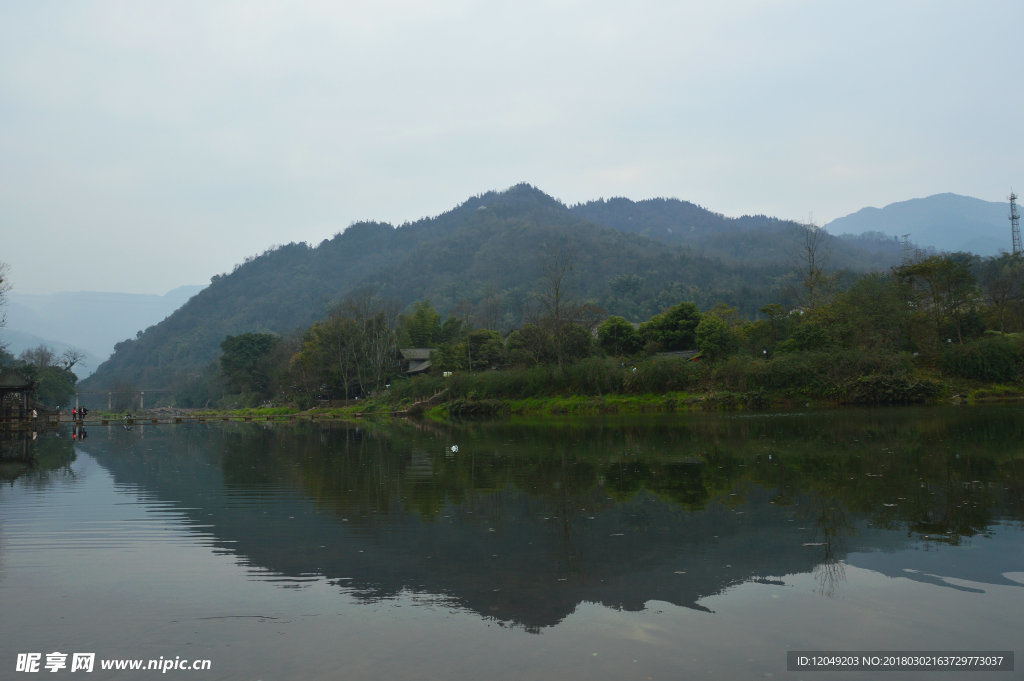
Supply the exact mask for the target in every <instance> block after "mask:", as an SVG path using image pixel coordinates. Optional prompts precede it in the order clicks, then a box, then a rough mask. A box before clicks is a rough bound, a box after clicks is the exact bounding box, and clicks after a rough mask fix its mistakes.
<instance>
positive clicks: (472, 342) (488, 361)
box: [466, 329, 505, 371]
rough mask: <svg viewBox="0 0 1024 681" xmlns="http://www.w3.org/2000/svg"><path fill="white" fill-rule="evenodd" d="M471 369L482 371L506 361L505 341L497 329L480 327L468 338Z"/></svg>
mask: <svg viewBox="0 0 1024 681" xmlns="http://www.w3.org/2000/svg"><path fill="white" fill-rule="evenodd" d="M466 345H467V351H468V359H469V369H470V371H481V370H483V369H490V368H492V367H497V366H501V365H502V364H504V363H505V342H504V341H503V340H502V338H501V335H500V334H498V332H497V331H492V330H491V329H478V330H476V331H472V332H470V334H469V336H468V338H467V339H466Z"/></svg>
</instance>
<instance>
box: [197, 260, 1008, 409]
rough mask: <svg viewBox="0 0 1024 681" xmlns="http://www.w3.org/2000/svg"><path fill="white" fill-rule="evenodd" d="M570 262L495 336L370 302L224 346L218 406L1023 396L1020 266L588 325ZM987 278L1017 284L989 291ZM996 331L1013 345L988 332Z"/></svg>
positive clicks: (815, 288)
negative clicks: (415, 367) (749, 310)
mask: <svg viewBox="0 0 1024 681" xmlns="http://www.w3.org/2000/svg"><path fill="white" fill-rule="evenodd" d="M563 257H564V256H563V254H557V255H555V256H552V258H551V260H550V262H549V265H551V264H552V263H553V264H554V265H553V266H552V267H553V269H552V270H551V271H552V272H554V271H555V269H554V267H557V268H558V274H557V276H553V277H551V278H549V279H547V280H546V283H545V284H543V286H545V287H546V288H542V289H541V293H546V294H547V298H546V300H545V302H544V304H543V305H542V306H541V309H542V310H543V312H542V313H541V314H540V315H539V316H537V317H536V318H535V321H534V322H532V323H529V324H525V325H523V326H522V327H521V328H519V329H516V330H515V331H513V332H512V333H510V334H508V336H507V337H506V338H503V337H502V335H501V334H499V333H498V332H497V331H496V330H493V329H479V328H473V327H472V325H471V323H470V322H468V321H464V320H461V319H458V318H455V317H450V316H449V317H445V316H444V315H442V314H441V313H439V312H438V311H437V310H436V309H435V308H434V307H433V305H432V304H431V303H430V302H429V301H419V302H417V303H416V304H414V305H413V306H412V307H411V309H410V310H409V311H408V312H407V313H405V314H395V313H394V312H393V307H392V306H388V305H387V304H386V303H385V302H384V301H383V300H382V299H381V298H379V297H378V296H374V295H370V294H363V295H361V296H360V297H358V298H353V299H349V300H347V301H345V302H344V303H342V304H341V305H339V306H338V307H337V308H335V310H334V312H333V313H332V314H331V315H330V316H329V317H327V318H326V319H324V320H321V321H318V322H316V323H314V324H313V325H312V326H311V327H310V328H309V329H308V330H306V331H305V332H302V333H300V334H296V335H294V336H293V337H291V338H280V337H275V336H272V335H268V334H243V335H241V336H232V337H228V338H227V339H226V340H225V341H224V343H223V345H222V347H223V355H222V357H221V360H220V364H221V367H220V372H219V373H220V380H221V381H222V383H223V385H224V386H226V387H227V389H226V390H225V394H224V395H223V396H222V397H221V398H219V400H218V401H217V403H216V404H217V405H219V406H221V407H245V406H256V405H258V404H265V405H269V404H274V405H278V406H281V405H290V406H291V407H293V408H295V409H309V408H310V407H314V406H318V405H319V406H321V407H322V408H327V409H337V410H338V411H337V413H340V414H346V415H350V416H351V415H366V414H371V413H373V414H393V413H412V414H426V415H428V416H434V417H438V416H451V417H456V416H457V417H472V416H485V415H495V414H507V413H537V414H549V415H550V414H560V413H610V412H619V413H629V412H643V411H653V410H659V411H665V410H674V409H763V408H767V407H769V406H773V405H776V406H779V405H793V404H799V405H804V404H808V403H813V404H897V403H922V402H935V401H938V400H940V399H943V398H949V399H965V397H966V399H969V400H978V399H997V398H998V397H1000V396H1002V397H1005V398H1009V397H1011V396H1017V395H1019V394H1020V393H1021V392H1024V382H1022V370H1024V335H1022V334H1020V333H1019V332H1018V330H1020V329H1021V328H1022V325H1024V297H1022V296H1021V293H1022V291H1024V288H1022V283H1024V276H1021V273H1024V268H1021V267H1020V266H1019V265H1020V263H1019V258H1018V257H1016V256H1002V257H1001V258H999V259H992V260H986V261H981V260H979V259H977V258H974V257H973V256H967V255H964V254H953V255H947V256H931V257H928V258H926V259H924V260H921V261H918V262H914V263H911V264H907V265H904V266H902V267H899V268H895V269H894V270H893V272H892V273H891V274H890V275H887V276H886V275H878V274H871V275H865V276H862V277H860V278H858V279H856V280H855V281H854V282H853V284H852V285H851V286H849V287H848V288H847V289H845V290H840V291H834V290H832V288H831V286H830V285H829V286H827V285H825V284H823V283H822V282H825V281H828V277H827V276H826V275H823V274H821V273H818V274H817V275H815V276H809V277H807V278H806V279H805V280H804V286H805V287H806V289H807V291H806V293H807V299H808V300H812V301H813V304H812V305H809V306H806V307H799V308H790V309H789V310H788V311H787V309H786V308H785V307H783V306H782V305H781V304H777V303H775V304H768V305H765V306H763V307H762V308H761V309H760V310H759V311H758V315H757V318H756V319H754V320H748V319H744V318H743V317H742V316H741V315H740V314H739V312H738V311H737V310H736V309H735V308H733V307H730V306H728V305H724V304H717V305H714V306H712V307H711V308H710V309H708V310H706V311H704V312H700V310H699V309H698V307H697V306H696V305H695V304H694V303H692V302H683V303H676V304H674V305H672V306H670V307H668V308H667V309H665V310H664V311H663V312H660V313H658V314H656V315H653V316H652V317H651V318H650V319H649V320H647V321H646V322H643V323H641V324H639V325H634V324H631V323H629V322H627V321H626V320H625V319H624V318H622V317H621V316H616V315H612V316H610V317H607V318H605V319H603V320H600V319H596V318H595V317H594V315H593V310H592V309H591V308H589V307H588V306H587V305H586V304H585V303H580V302H579V301H578V300H577V299H576V298H574V297H573V296H571V295H569V294H568V293H567V290H568V287H567V284H568V283H569V279H568V274H569V273H570V272H571V263H569V262H568V261H565V260H563V259H562V258H563ZM996 261H998V262H996ZM991 277H996V278H1003V279H1009V280H1010V284H1012V285H1007V284H1006V282H1005V281H1004V282H1003V285H1002V286H996V285H995V282H993V281H991V280H990V278H991ZM979 282H980V284H979ZM986 286H987V287H988V288H989V289H991V290H996V289H998V290H999V291H1007V290H1008V291H1009V293H1008V294H1007V295H1004V296H1001V297H1000V298H999V299H998V301H996V300H994V299H993V298H992V297H986V296H985V295H984V290H986ZM812 294H813V295H812ZM539 297H541V298H543V296H539ZM995 325H997V326H999V327H1000V328H1002V329H1013V330H1014V332H1011V333H1005V332H1000V331H995V330H991V329H988V328H987V327H989V326H995ZM401 341H405V342H406V343H412V342H414V341H417V342H421V343H429V344H431V345H432V352H431V355H430V358H431V362H432V371H431V372H430V373H427V374H424V375H419V376H414V377H406V376H403V374H402V369H403V367H402V366H401V364H400V355H399V351H398V348H399V347H400V342H401ZM683 351H685V352H683ZM993 385H997V386H1003V387H1001V388H995V387H993Z"/></svg>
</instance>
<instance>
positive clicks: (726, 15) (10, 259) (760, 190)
mask: <svg viewBox="0 0 1024 681" xmlns="http://www.w3.org/2000/svg"><path fill="white" fill-rule="evenodd" d="M1022 18H1024V2H1021V1H1020V0H1006V1H991V2H988V1H984V0H981V1H979V2H964V1H963V0H957V1H956V2H943V1H932V0H929V1H923V2H901V1H899V0H885V1H880V2H871V1H866V0H856V1H851V2H829V1H824V0H807V1H803V0H793V1H780V2H754V1H723V2H709V1H708V0H700V1H699V2H691V1H689V0H664V1H661V0H633V1H632V2H622V0H616V1H614V2H611V1H605V0H579V1H576V0H545V1H539V0H518V1H517V2H494V1H493V0H485V1H480V2H474V1H470V0H430V1H425V0H424V1H413V0H358V1H352V0H334V1H323V2H304V1H292V2H263V1H260V0H240V1H238V2H218V1H216V0H214V1H210V0H201V1H197V2H189V1H182V0H173V1H168V0H159V1H154V2H150V1H147V0H129V1H125V2H102V1H93V2H68V1H65V0H60V1H51V0H31V1H27V2H14V1H11V2H0V225H2V227H0V229H2V247H0V261H2V262H7V263H8V264H9V265H10V268H11V272H10V274H11V283H12V284H13V285H14V287H15V290H16V291H20V292H25V293H45V292H51V291H64V290H101V291H137V292H145V293H164V292H166V291H167V290H169V289H171V288H174V287H175V286H178V285H181V284H202V283H206V282H207V281H209V279H210V277H211V276H213V275H215V274H219V273H222V272H226V271H230V270H231V268H232V267H233V266H234V265H235V264H236V263H238V262H240V261H242V260H243V259H244V258H245V257H246V256H248V255H253V254H258V253H261V252H263V251H265V250H266V249H267V248H269V247H271V246H273V245H276V244H283V243H288V242H291V241H308V242H310V243H312V244H317V243H319V242H320V241H321V240H322V239H325V238H329V237H331V236H333V235H334V234H336V233H337V232H339V231H341V230H343V229H344V228H345V227H347V226H348V225H349V224H351V223H353V222H355V221H358V220H364V219H372V220H380V221H386V222H391V223H392V224H396V225H397V224H401V223H403V222H407V221H411V220H415V219H418V218H420V217H425V216H433V215H436V214H438V213H441V212H444V211H446V210H448V209H450V208H452V207H454V206H455V205H457V204H459V203H461V202H462V201H464V200H465V199H467V198H468V197H470V196H473V195H476V194H480V193H483V192H485V191H488V190H491V189H504V188H507V187H509V186H511V185H513V184H516V183H518V182H529V183H530V184H533V185H535V186H537V187H539V188H540V189H542V190H543V191H545V192H547V193H548V194H551V195H552V196H554V197H556V198H558V199H560V200H562V201H564V202H566V203H568V204H574V203H578V202H583V201H587V200H590V199H596V198H601V197H605V198H610V197H613V196H626V197H629V198H632V199H644V198H651V197H675V198H680V199H685V200H688V201H692V202H694V203H697V204H700V205H702V206H704V207H706V208H709V209H711V210H714V211H716V212H720V213H724V214H725V215H729V216H739V215H742V214H749V213H765V214H769V215H775V216H778V217H782V218H790V219H798V220H801V221H806V220H808V219H809V218H813V220H814V221H815V222H816V223H818V224H823V223H826V222H828V221H829V220H832V219H834V218H837V217H841V216H843V215H846V214H849V213H852V212H854V211H856V210H858V209H860V208H863V207H865V206H879V207H881V206H884V205H886V204H889V203H892V202H895V201H902V200H906V199H910V198H916V197H922V196H928V195H931V194H936V193H940V192H955V193H958V194H966V195H971V196H976V197H978V198H982V199H986V200H990V201H1002V200H1004V199H1005V198H1006V196H1007V195H1008V194H1009V191H1010V188H1011V186H1013V185H1015V184H1016V186H1017V188H1018V191H1019V190H1020V188H1022V187H1024V173H1022V172H1021V170H1020V168H1021V167H1022V164H1024V154H1022V153H1021V147H1022V145H1021V141H1020V140H1021V136H1022V130H1021V124H1022V122H1024V117H1022V114H1024V95H1022V88H1021V86H1020V82H1019V78H1020V75H1021V66H1022V65H1024V64H1022V62H1024V59H1022V53H1024V47H1022V46H1021V40H1020V38H1021V29H1022V25H1024V24H1022V21H1021V20H1022Z"/></svg>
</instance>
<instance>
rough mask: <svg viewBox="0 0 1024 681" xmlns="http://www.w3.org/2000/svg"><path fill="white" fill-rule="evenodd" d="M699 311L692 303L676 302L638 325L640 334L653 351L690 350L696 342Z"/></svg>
mask: <svg viewBox="0 0 1024 681" xmlns="http://www.w3.org/2000/svg"><path fill="white" fill-rule="evenodd" d="M700 321H701V315H700V311H699V310H698V309H697V306H696V305H694V304H693V303H678V304H676V305H673V306H672V307H670V308H668V309H667V310H665V311H664V312H662V313H660V314H656V315H654V316H653V317H651V318H650V319H649V320H648V321H647V322H645V323H643V324H641V325H640V335H641V336H642V337H643V340H644V342H645V343H648V344H650V345H652V346H653V349H654V350H655V351H660V352H673V351H676V350H690V349H692V348H693V347H694V343H695V342H696V329H697V325H698V324H699V323H700Z"/></svg>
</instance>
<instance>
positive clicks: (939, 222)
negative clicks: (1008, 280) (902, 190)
mask: <svg viewBox="0 0 1024 681" xmlns="http://www.w3.org/2000/svg"><path fill="white" fill-rule="evenodd" d="M1009 217H1010V204H1009V201H1007V202H1005V203H1004V202H995V201H982V200H981V199H975V198H973V197H970V196H960V195H959V194H949V193H946V194H935V195H934V196H929V197H927V198H923V199H911V200H909V201H900V202H898V203H892V204H889V205H888V206H886V207H884V208H862V209H860V210H859V211H857V212H856V213H853V214H851V215H847V216H846V217H842V218H839V219H837V220H833V221H832V222H830V223H828V224H827V225H825V229H827V230H828V231H829V233H831V234H862V233H864V232H881V233H882V234H887V235H889V236H895V237H899V236H901V235H903V234H909V235H910V240H911V241H912V242H914V243H916V244H918V245H920V246H931V247H933V248H935V249H936V250H938V251H948V252H956V251H965V252H969V253H976V254H978V255H998V254H999V253H1000V252H1003V251H1010V250H1012V245H1013V244H1012V239H1011V236H1010V219H1009Z"/></svg>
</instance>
